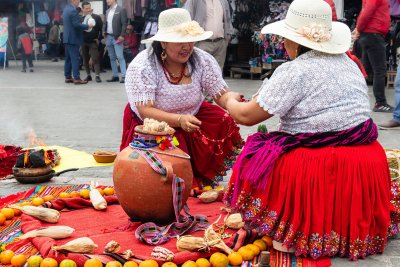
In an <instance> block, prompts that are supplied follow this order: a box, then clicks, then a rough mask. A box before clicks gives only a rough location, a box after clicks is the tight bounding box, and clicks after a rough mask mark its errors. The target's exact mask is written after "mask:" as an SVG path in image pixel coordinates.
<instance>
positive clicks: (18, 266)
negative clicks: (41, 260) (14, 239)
mask: <svg viewBox="0 0 400 267" xmlns="http://www.w3.org/2000/svg"><path fill="white" fill-rule="evenodd" d="M25 262H26V257H25V255H24V254H18V255H14V257H12V258H11V265H12V266H14V267H22V266H24V265H25Z"/></svg>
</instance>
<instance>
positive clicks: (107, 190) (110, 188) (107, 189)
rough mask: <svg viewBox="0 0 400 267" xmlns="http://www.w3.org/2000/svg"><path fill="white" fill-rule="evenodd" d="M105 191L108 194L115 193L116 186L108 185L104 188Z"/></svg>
mask: <svg viewBox="0 0 400 267" xmlns="http://www.w3.org/2000/svg"><path fill="white" fill-rule="evenodd" d="M103 191H104V194H105V195H106V196H111V195H114V188H112V187H106V188H104V189H103Z"/></svg>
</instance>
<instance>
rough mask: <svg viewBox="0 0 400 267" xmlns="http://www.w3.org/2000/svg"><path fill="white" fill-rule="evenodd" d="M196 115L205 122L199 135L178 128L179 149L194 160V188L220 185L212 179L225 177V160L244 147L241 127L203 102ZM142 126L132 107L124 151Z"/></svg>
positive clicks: (126, 116) (126, 120)
mask: <svg viewBox="0 0 400 267" xmlns="http://www.w3.org/2000/svg"><path fill="white" fill-rule="evenodd" d="M195 116H196V118H198V119H199V120H200V121H201V122H202V123H201V126H200V130H199V131H198V132H193V133H188V132H185V131H182V130H181V129H180V128H176V132H175V137H176V138H177V139H178V141H179V146H178V147H179V148H180V149H182V150H183V151H185V152H186V153H188V154H189V155H190V157H191V159H190V161H191V164H192V169H193V175H194V177H195V178H196V179H195V180H194V181H193V187H196V186H197V185H198V186H201V185H208V184H210V183H211V182H216V181H215V180H214V181H212V180H213V179H215V177H216V176H218V175H224V173H225V171H226V170H227V167H226V164H225V160H226V159H232V158H233V157H234V155H233V154H234V150H235V148H236V147H241V146H242V144H243V140H242V138H241V136H240V133H239V127H238V126H237V125H236V123H235V122H234V121H233V119H232V117H230V116H229V115H228V114H227V113H226V112H225V111H224V110H223V109H221V108H220V107H218V106H216V105H212V104H210V103H208V102H203V104H202V105H201V106H200V110H199V112H198V113H197V114H196V115H195ZM140 124H143V121H142V120H141V119H140V118H139V117H137V116H136V114H134V113H133V112H132V111H131V108H130V106H129V104H128V105H127V106H126V107H125V111H124V119H123V132H122V142H121V147H120V149H121V150H122V149H124V148H125V147H127V146H128V145H129V143H130V142H132V139H133V137H134V129H135V127H136V126H137V125H140ZM196 182H197V184H196Z"/></svg>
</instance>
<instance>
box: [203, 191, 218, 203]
mask: <svg viewBox="0 0 400 267" xmlns="http://www.w3.org/2000/svg"><path fill="white" fill-rule="evenodd" d="M219 193H221V190H215V189H212V190H208V191H206V192H203V193H202V194H201V195H200V196H198V198H199V199H200V200H201V201H202V202H204V203H211V202H214V201H215V200H217V199H218V196H219Z"/></svg>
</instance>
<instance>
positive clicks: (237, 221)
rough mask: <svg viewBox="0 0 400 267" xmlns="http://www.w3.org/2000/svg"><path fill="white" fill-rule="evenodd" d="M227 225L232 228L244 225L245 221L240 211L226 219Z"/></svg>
mask: <svg viewBox="0 0 400 267" xmlns="http://www.w3.org/2000/svg"><path fill="white" fill-rule="evenodd" d="M225 224H226V226H228V228H231V229H240V228H242V227H243V226H244V221H243V219H242V215H241V214H240V213H234V214H231V215H229V216H228V218H227V219H226V221H225Z"/></svg>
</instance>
